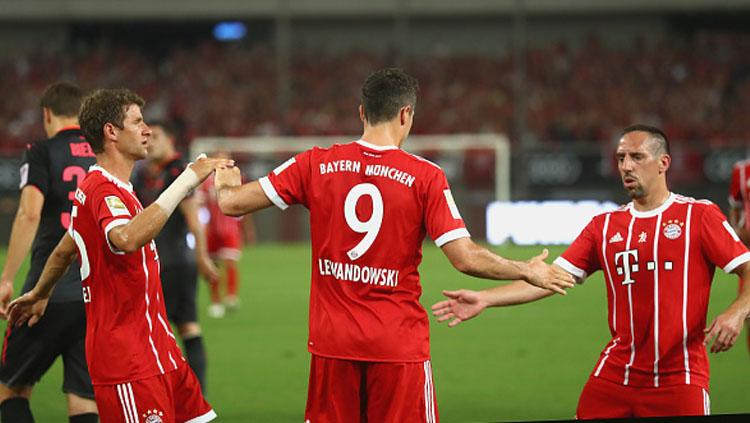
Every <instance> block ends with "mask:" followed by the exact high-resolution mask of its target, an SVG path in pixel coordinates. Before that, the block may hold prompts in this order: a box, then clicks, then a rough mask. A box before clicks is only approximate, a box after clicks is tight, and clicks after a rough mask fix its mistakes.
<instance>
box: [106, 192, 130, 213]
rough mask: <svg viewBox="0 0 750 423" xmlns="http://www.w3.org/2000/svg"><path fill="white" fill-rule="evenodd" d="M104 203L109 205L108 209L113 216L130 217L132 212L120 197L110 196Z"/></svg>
mask: <svg viewBox="0 0 750 423" xmlns="http://www.w3.org/2000/svg"><path fill="white" fill-rule="evenodd" d="M104 202H105V203H107V208H108V209H109V212H110V213H112V216H130V211H129V210H128V208H127V207H126V206H125V203H123V202H122V200H121V199H120V197H118V196H116V195H110V196H107V197H104Z"/></svg>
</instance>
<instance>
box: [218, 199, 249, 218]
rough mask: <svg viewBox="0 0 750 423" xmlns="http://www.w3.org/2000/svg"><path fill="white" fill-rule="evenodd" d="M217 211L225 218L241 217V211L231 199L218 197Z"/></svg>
mask: <svg viewBox="0 0 750 423" xmlns="http://www.w3.org/2000/svg"><path fill="white" fill-rule="evenodd" d="M218 203H219V210H221V212H222V213H224V214H225V215H227V216H242V215H243V214H244V213H243V210H242V209H241V208H240V205H239V204H238V203H237V202H236V201H234V200H233V199H232V197H219V201H218Z"/></svg>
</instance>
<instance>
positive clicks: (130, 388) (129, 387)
mask: <svg viewBox="0 0 750 423" xmlns="http://www.w3.org/2000/svg"><path fill="white" fill-rule="evenodd" d="M127 390H128V397H129V398H130V407H131V409H132V410H133V421H134V422H138V407H136V405H135V395H133V385H131V384H129V383H128V385H127Z"/></svg>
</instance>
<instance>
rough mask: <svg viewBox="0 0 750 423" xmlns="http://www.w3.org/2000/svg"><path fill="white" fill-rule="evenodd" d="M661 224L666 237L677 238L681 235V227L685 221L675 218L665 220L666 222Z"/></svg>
mask: <svg viewBox="0 0 750 423" xmlns="http://www.w3.org/2000/svg"><path fill="white" fill-rule="evenodd" d="M662 226H664V236H665V237H667V238H668V239H677V238H679V237H680V235H682V227H683V226H685V223H683V222H680V221H679V220H677V219H672V220H667V221H666V223H663V224H662Z"/></svg>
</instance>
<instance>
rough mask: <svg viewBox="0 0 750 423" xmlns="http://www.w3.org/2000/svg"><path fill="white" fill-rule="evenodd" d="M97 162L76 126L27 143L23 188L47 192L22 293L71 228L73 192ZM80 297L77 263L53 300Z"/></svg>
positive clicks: (58, 300)
mask: <svg viewBox="0 0 750 423" xmlns="http://www.w3.org/2000/svg"><path fill="white" fill-rule="evenodd" d="M94 162H95V156H94V152H93V151H92V150H91V146H90V145H89V143H88V142H87V141H86V139H85V138H84V137H83V134H82V133H81V131H80V128H79V127H77V126H71V127H67V128H63V129H62V130H60V131H59V132H58V133H57V134H56V135H55V136H54V137H52V138H50V139H47V140H43V141H38V142H35V143H33V144H30V145H28V146H27V148H26V152H25V154H24V159H23V165H22V167H21V188H23V187H25V186H28V185H31V186H34V187H36V189H38V190H39V191H40V192H41V193H42V194H43V195H44V206H43V208H42V215H41V220H40V222H39V229H38V230H37V234H36V238H35V239H34V244H33V247H32V253H31V267H30V269H29V274H28V276H27V278H26V281H25V283H24V287H23V292H26V291H28V290H30V289H31V288H32V287H33V286H34V284H35V283H36V281H37V280H38V279H39V276H40V275H41V272H42V269H43V268H44V264H45V263H46V261H47V258H48V257H49V255H50V253H51V252H52V250H53V249H54V248H55V246H56V245H57V243H58V242H59V241H60V238H62V236H63V234H64V233H65V230H66V229H67V228H68V225H69V223H70V208H71V206H72V200H73V193H74V192H75V190H76V187H77V186H78V184H79V183H80V182H81V181H82V180H83V178H84V177H85V176H86V172H87V171H88V168H89V166H91V165H93V164H94ZM80 300H81V285H80V275H79V272H78V268H77V266H71V268H70V269H69V270H68V272H67V273H66V274H65V275H64V276H63V277H62V278H61V279H60V281H59V282H58V284H57V287H56V288H55V290H54V292H53V293H52V298H51V301H52V302H62V301H80Z"/></svg>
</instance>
